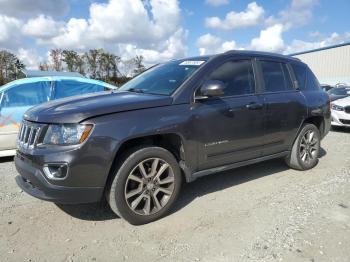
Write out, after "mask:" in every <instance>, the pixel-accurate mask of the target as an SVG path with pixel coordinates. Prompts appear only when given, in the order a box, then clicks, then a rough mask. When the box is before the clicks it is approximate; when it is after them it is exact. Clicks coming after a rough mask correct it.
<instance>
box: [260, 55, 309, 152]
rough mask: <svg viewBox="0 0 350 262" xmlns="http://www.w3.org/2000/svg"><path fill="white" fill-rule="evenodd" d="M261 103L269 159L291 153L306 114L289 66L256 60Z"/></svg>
mask: <svg viewBox="0 0 350 262" xmlns="http://www.w3.org/2000/svg"><path fill="white" fill-rule="evenodd" d="M258 68H259V74H260V78H261V82H262V90H261V92H262V93H261V94H262V97H263V100H264V110H263V111H264V114H263V115H264V150H263V155H264V156H267V155H271V154H276V153H280V152H283V151H287V150H290V146H291V144H292V143H293V141H294V138H295V135H296V133H297V131H298V129H299V127H300V125H301V123H302V121H303V119H304V117H305V116H306V114H307V111H306V106H305V97H304V96H303V94H302V93H301V92H300V90H298V88H297V86H296V84H295V81H293V80H294V75H293V73H292V71H291V68H290V66H289V65H288V64H287V63H286V62H284V61H283V60H281V61H279V60H269V59H265V58H264V59H258Z"/></svg>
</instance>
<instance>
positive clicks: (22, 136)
mask: <svg viewBox="0 0 350 262" xmlns="http://www.w3.org/2000/svg"><path fill="white" fill-rule="evenodd" d="M41 130H42V125H40V124H36V123H31V122H27V121H23V123H22V125H21V128H20V132H19V135H18V138H17V145H18V147H19V149H20V148H22V149H32V148H34V147H35V146H36V145H37V143H38V140H39V137H40V133H41Z"/></svg>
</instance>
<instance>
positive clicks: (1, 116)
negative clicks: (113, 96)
mask: <svg viewBox="0 0 350 262" xmlns="http://www.w3.org/2000/svg"><path fill="white" fill-rule="evenodd" d="M115 88H116V87H115V86H113V85H110V84H107V83H105V82H102V81H98V80H92V79H88V78H83V77H66V76H65V77H62V76H50V77H32V78H24V79H19V80H15V81H13V82H10V83H8V84H6V85H4V86H1V87H0V157H2V156H11V155H14V154H15V147H16V138H17V134H18V130H19V126H20V123H21V120H22V117H23V114H24V113H25V112H26V111H27V110H28V109H29V108H30V107H33V106H36V105H38V104H41V103H45V102H48V101H51V100H55V99H60V98H65V97H69V96H77V95H83V94H88V93H94V92H99V91H105V90H112V89H115Z"/></svg>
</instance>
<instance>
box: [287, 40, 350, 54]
mask: <svg viewBox="0 0 350 262" xmlns="http://www.w3.org/2000/svg"><path fill="white" fill-rule="evenodd" d="M347 45H350V42H346V43H342V44H338V45H331V46H326V47H321V48H316V49H312V50H308V51H302V52H298V53H293V54H290V56H295V55H303V54H308V53H313V52H318V51H323V50H327V49H332V48H337V47H342V46H347Z"/></svg>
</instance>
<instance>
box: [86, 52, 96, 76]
mask: <svg viewBox="0 0 350 262" xmlns="http://www.w3.org/2000/svg"><path fill="white" fill-rule="evenodd" d="M99 53H100V51H99V50H98V49H91V50H89V51H88V52H86V53H85V58H86V62H87V64H88V72H89V73H90V77H91V78H96V77H97V70H98V57H99Z"/></svg>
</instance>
